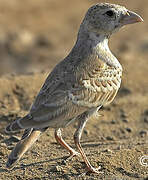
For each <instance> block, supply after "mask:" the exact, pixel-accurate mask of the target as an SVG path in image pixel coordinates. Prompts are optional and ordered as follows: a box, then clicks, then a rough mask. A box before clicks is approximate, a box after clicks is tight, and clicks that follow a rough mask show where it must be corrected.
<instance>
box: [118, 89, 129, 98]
mask: <svg viewBox="0 0 148 180" xmlns="http://www.w3.org/2000/svg"><path fill="white" fill-rule="evenodd" d="M131 93H132V92H131V90H130V89H128V88H126V87H122V88H121V89H120V91H119V93H118V94H119V96H121V97H124V96H127V95H129V94H131Z"/></svg>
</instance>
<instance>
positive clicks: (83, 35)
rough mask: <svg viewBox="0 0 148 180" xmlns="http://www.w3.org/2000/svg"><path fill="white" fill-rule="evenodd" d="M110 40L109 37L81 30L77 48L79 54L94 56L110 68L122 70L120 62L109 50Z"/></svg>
mask: <svg viewBox="0 0 148 180" xmlns="http://www.w3.org/2000/svg"><path fill="white" fill-rule="evenodd" d="M108 39H109V37H108V36H107V35H102V34H97V33H93V32H87V31H82V30H81V29H80V31H79V33H78V38H77V42H76V44H75V48H76V49H77V52H80V53H81V54H82V52H85V56H87V55H88V56H90V55H91V54H93V55H95V56H97V57H98V58H99V59H100V60H102V61H103V62H105V63H107V64H108V65H109V66H113V67H119V68H121V69H122V67H121V65H120V63H119V61H118V60H117V58H116V57H115V56H114V55H113V54H112V52H111V51H110V49H109V46H108ZM94 59H95V58H94Z"/></svg>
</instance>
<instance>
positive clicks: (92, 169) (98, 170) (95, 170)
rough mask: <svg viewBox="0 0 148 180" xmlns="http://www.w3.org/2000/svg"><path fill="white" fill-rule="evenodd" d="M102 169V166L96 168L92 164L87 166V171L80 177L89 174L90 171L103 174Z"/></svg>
mask: <svg viewBox="0 0 148 180" xmlns="http://www.w3.org/2000/svg"><path fill="white" fill-rule="evenodd" d="M100 169H101V166H99V167H98V168H94V167H92V166H89V167H87V169H86V172H84V173H82V174H80V175H79V177H82V176H85V175H86V174H88V173H89V174H90V173H95V174H103V172H102V171H100Z"/></svg>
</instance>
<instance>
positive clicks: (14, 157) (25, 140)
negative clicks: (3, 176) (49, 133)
mask: <svg viewBox="0 0 148 180" xmlns="http://www.w3.org/2000/svg"><path fill="white" fill-rule="evenodd" d="M41 132H42V131H41V130H34V129H26V130H25V132H24V134H23V136H22V139H21V140H20V141H19V142H18V143H17V145H16V146H15V147H14V149H13V150H12V152H11V153H10V155H9V157H8V161H7V163H6V167H7V168H11V167H12V166H13V165H14V164H15V163H16V162H17V161H18V160H19V159H20V158H21V157H22V156H23V154H24V153H25V152H26V151H27V150H28V149H29V148H30V147H31V145H32V144H33V143H34V142H35V141H36V140H37V139H38V138H39V136H40V134H41Z"/></svg>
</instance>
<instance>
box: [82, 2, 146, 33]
mask: <svg viewBox="0 0 148 180" xmlns="http://www.w3.org/2000/svg"><path fill="white" fill-rule="evenodd" d="M142 21H143V19H142V18H141V17H140V16H139V15H138V14H136V13H134V12H132V11H129V10H128V9H126V8H125V7H123V6H119V5H115V4H109V3H99V4H96V5H93V6H92V7H90V8H89V9H88V11H87V13H86V16H85V18H84V21H83V25H86V26H85V28H87V31H90V32H94V33H98V34H104V35H111V34H112V33H114V32H116V31H118V30H119V29H120V28H121V27H122V26H124V25H127V24H133V23H137V22H142Z"/></svg>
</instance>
